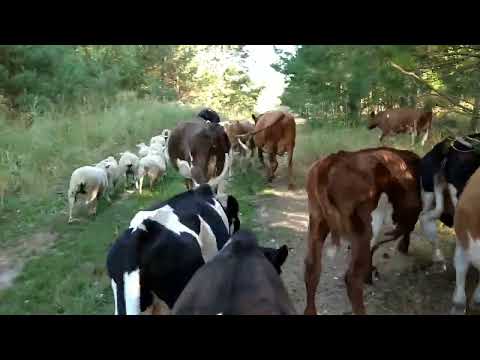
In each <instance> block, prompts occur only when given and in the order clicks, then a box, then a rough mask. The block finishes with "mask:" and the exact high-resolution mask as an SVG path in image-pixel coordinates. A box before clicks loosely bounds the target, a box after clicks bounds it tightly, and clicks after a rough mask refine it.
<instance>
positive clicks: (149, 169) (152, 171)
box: [138, 148, 167, 194]
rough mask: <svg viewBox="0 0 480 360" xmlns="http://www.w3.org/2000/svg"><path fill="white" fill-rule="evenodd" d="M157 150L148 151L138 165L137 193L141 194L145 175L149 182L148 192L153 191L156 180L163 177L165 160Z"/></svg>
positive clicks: (165, 168)
mask: <svg viewBox="0 0 480 360" xmlns="http://www.w3.org/2000/svg"><path fill="white" fill-rule="evenodd" d="M156 151H157V150H156V149H155V148H154V149H150V152H149V153H148V155H147V156H144V157H142V158H141V159H140V161H139V165H138V178H139V193H140V194H141V193H142V189H143V178H144V177H145V175H147V176H148V178H149V180H150V191H152V190H153V186H154V185H155V182H156V181H157V179H158V178H159V177H161V176H163V175H164V174H165V172H166V170H167V167H166V165H165V159H164V157H163V151H162V152H156Z"/></svg>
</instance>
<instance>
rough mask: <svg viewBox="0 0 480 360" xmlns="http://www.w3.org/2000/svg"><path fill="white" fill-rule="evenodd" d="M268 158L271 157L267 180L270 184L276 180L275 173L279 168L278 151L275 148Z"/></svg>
mask: <svg viewBox="0 0 480 360" xmlns="http://www.w3.org/2000/svg"><path fill="white" fill-rule="evenodd" d="M268 157H269V167H268V174H267V179H268V182H272V181H273V179H274V178H275V171H276V170H277V168H278V161H277V149H276V148H274V149H273V151H272V152H271V153H270V154H269V156H268Z"/></svg>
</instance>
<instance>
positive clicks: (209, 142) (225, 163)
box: [167, 121, 230, 189]
mask: <svg viewBox="0 0 480 360" xmlns="http://www.w3.org/2000/svg"><path fill="white" fill-rule="evenodd" d="M167 147H168V158H169V160H170V163H171V165H172V166H173V167H174V168H175V169H176V170H179V171H180V173H181V174H182V176H184V177H185V182H186V186H187V189H191V188H192V186H193V185H194V184H195V183H196V184H197V185H199V184H204V183H207V182H209V181H210V180H211V179H212V178H213V177H215V176H217V177H218V178H217V179H216V180H215V181H214V182H215V183H211V185H212V186H214V187H216V186H217V185H219V183H220V182H221V181H222V180H223V177H224V176H225V175H226V169H228V168H229V166H230V160H229V156H228V155H229V154H230V141H229V139H228V136H227V134H226V133H225V130H224V129H223V127H222V126H221V125H219V124H216V123H212V122H205V121H185V122H181V123H179V124H178V125H177V126H176V127H175V129H173V130H172V132H171V134H170V136H169V139H168V144H167Z"/></svg>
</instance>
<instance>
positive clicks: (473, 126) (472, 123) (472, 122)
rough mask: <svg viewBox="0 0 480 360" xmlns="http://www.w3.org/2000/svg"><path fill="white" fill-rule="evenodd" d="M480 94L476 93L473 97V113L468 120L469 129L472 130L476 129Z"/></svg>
mask: <svg viewBox="0 0 480 360" xmlns="http://www.w3.org/2000/svg"><path fill="white" fill-rule="evenodd" d="M479 107H480V95H477V96H476V97H475V102H474V104H473V114H472V118H471V120H470V129H471V130H472V131H475V132H476V131H477V127H478V122H479V120H480V112H479V111H480V109H479Z"/></svg>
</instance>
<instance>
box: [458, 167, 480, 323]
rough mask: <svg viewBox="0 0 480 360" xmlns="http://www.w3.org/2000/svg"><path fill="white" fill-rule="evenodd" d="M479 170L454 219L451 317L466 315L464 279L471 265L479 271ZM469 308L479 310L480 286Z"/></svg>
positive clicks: (470, 183)
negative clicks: (454, 238) (454, 273)
mask: <svg viewBox="0 0 480 360" xmlns="http://www.w3.org/2000/svg"><path fill="white" fill-rule="evenodd" d="M479 213H480V169H478V170H477V171H475V173H474V174H473V175H472V176H471V177H470V179H469V180H468V182H467V185H466V186H465V189H464V190H463V193H462V195H460V200H459V201H458V204H457V208H456V211H455V217H454V227H455V233H456V235H457V245H456V248H455V256H454V265H455V271H456V286H455V292H454V294H453V307H452V314H458V313H460V314H464V313H465V311H466V307H467V296H466V293H465V280H466V277H467V272H468V269H469V267H470V265H473V266H474V267H475V268H476V269H477V270H478V271H480V218H479V217H478V214H479ZM470 307H471V308H472V309H476V310H478V309H479V308H480V283H479V284H478V285H477V287H476V289H475V292H474V293H473V298H472V300H471V304H470Z"/></svg>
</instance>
